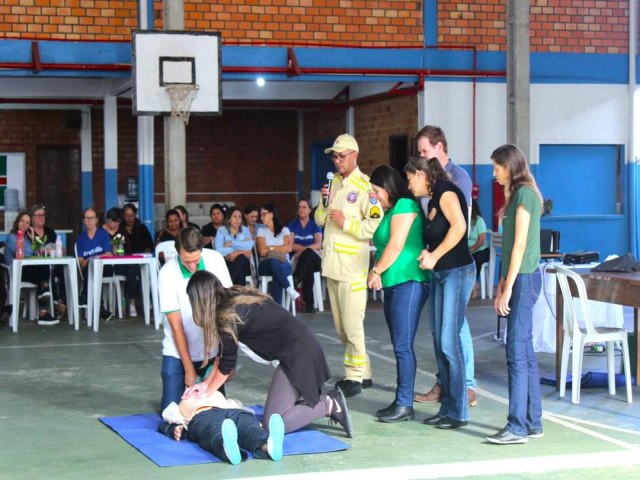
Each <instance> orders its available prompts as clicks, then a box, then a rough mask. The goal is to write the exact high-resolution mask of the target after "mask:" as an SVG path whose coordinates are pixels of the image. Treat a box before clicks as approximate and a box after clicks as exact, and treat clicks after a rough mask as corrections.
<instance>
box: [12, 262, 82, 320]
mask: <svg viewBox="0 0 640 480" xmlns="http://www.w3.org/2000/svg"><path fill="white" fill-rule="evenodd" d="M30 265H47V266H54V265H62V266H63V268H64V283H65V287H66V290H67V308H68V311H67V316H68V317H69V323H73V325H74V328H75V329H76V330H78V329H79V328H80V313H79V310H78V275H77V273H76V259H75V258H73V257H61V258H59V257H58V258H50V257H28V258H23V259H20V260H19V259H17V258H15V259H13V264H12V266H11V268H12V270H13V271H12V272H11V304H12V305H13V310H12V313H11V323H10V324H11V326H12V327H13V331H14V332H17V331H18V317H19V315H18V312H19V310H20V283H21V282H22V267H28V266H30ZM53 313H54V312H51V314H52V315H53Z"/></svg>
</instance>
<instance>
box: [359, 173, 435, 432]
mask: <svg viewBox="0 0 640 480" xmlns="http://www.w3.org/2000/svg"><path fill="white" fill-rule="evenodd" d="M371 186H372V188H373V194H372V196H371V198H370V201H371V203H376V202H380V206H381V207H382V208H383V209H384V210H385V215H384V217H383V219H382V221H381V222H380V225H379V226H378V229H377V230H376V232H375V233H374V235H373V243H374V245H375V246H376V249H377V252H376V262H375V265H374V266H373V268H372V269H371V271H370V272H369V276H368V278H367V284H368V285H369V287H370V288H375V289H377V290H380V288H384V316H385V319H386V320H387V326H388V327H389V333H390V334H391V343H392V344H393V351H394V353H395V356H396V364H397V366H396V370H397V383H398V385H397V387H396V398H395V399H394V401H393V402H392V403H391V405H389V406H388V407H387V408H383V409H381V410H378V412H376V415H377V416H378V418H379V419H380V421H382V422H386V423H392V422H400V421H403V420H407V419H409V418H413V415H414V414H413V389H414V384H415V378H416V355H415V351H414V349H413V342H414V339H415V336H416V331H417V329H418V321H419V319H420V312H421V311H422V307H423V306H424V303H425V302H426V300H427V297H428V296H429V283H427V282H429V281H430V280H431V272H429V271H426V270H422V269H420V265H419V264H418V256H419V255H420V252H421V251H422V249H423V248H424V244H423V242H422V229H423V213H422V209H421V208H420V205H418V202H416V199H415V197H414V196H413V194H412V193H411V192H410V191H409V188H408V186H407V183H406V181H405V180H404V179H403V178H402V177H401V176H400V174H399V173H398V172H397V171H396V170H394V169H393V168H391V167H389V166H386V165H383V166H381V167H378V168H376V169H375V170H374V171H373V173H372V175H371Z"/></svg>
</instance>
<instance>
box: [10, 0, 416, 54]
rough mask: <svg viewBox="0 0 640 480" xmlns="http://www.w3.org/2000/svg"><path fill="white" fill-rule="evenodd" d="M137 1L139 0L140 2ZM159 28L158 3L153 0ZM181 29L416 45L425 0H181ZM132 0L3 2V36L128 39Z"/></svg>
mask: <svg viewBox="0 0 640 480" xmlns="http://www.w3.org/2000/svg"><path fill="white" fill-rule="evenodd" d="M141 1H142V0H141ZM154 3H155V5H154V17H155V21H154V28H156V29H162V28H163V23H164V22H163V20H162V17H163V12H162V5H163V2H161V1H156V2H154ZM184 18H185V30H215V31H219V32H220V33H221V34H222V38H223V39H225V40H229V41H230V42H238V41H247V40H261V41H267V40H268V41H288V42H294V41H295V42H310V43H318V42H320V43H349V44H353V45H360V46H376V45H386V46H392V45H395V46H398V45H402V46H407V45H412V46H420V45H422V42H423V35H422V2H421V1H409V0H387V1H365V0H349V1H344V0H341V1H340V0H287V1H286V2H285V1H284V0H261V1H259V2H258V1H256V0H247V1H242V0H217V1H214V0H208V1H203V0H185V2H184ZM135 28H137V2H136V1H114V0H109V1H107V0H104V1H99V0H66V1H63V0H4V1H3V2H2V6H0V34H4V35H5V36H7V37H12V38H19V37H23V36H28V37H31V38H33V37H36V38H53V39H66V40H110V41H117V40H129V39H130V38H131V37H130V34H131V30H133V29H135Z"/></svg>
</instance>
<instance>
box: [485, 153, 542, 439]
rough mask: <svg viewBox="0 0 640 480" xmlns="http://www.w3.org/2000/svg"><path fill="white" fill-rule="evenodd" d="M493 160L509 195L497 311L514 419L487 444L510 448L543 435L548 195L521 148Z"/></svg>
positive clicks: (498, 177)
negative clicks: (536, 328) (535, 331)
mask: <svg viewBox="0 0 640 480" xmlns="http://www.w3.org/2000/svg"><path fill="white" fill-rule="evenodd" d="M491 159H492V160H493V173H494V176H495V177H496V179H497V180H498V183H500V185H502V186H503V187H504V196H505V206H504V209H503V217H502V265H501V272H502V275H501V277H500V283H499V284H498V293H497V294H496V300H495V308H496V312H497V313H498V315H501V316H504V317H507V350H506V351H507V370H508V375H509V377H508V378H509V416H508V417H507V425H506V426H505V427H504V428H503V429H502V430H500V431H499V432H497V433H496V434H495V435H491V436H490V437H487V441H489V442H490V443H495V444H499V445H508V444H514V443H526V442H527V441H528V439H529V438H530V437H531V438H541V437H542V435H543V433H542V419H541V418H542V400H541V397H540V374H539V372H538V361H537V359H536V355H535V353H534V351H533V336H532V333H531V329H532V320H533V319H532V317H533V305H534V304H535V303H536V300H537V299H538V295H539V294H540V289H541V286H542V278H541V275H540V271H539V269H538V266H539V264H540V215H541V213H542V195H541V194H540V191H539V190H538V186H537V185H536V181H535V179H534V178H533V175H531V172H530V171H529V166H528V164H527V160H526V158H525V156H524V154H523V153H522V152H521V151H520V149H519V148H518V147H516V146H515V145H502V146H501V147H498V148H497V149H496V150H494V152H493V153H492V154H491Z"/></svg>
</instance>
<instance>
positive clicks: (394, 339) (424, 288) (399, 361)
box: [384, 281, 430, 407]
mask: <svg viewBox="0 0 640 480" xmlns="http://www.w3.org/2000/svg"><path fill="white" fill-rule="evenodd" d="M429 287H430V283H423V282H415V281H409V282H405V283H401V284H399V285H394V286H392V287H386V288H385V289H384V318H385V319H386V320H387V326H388V327H389V333H390V335H391V343H392V344H393V353H394V354H395V356H396V372H397V383H398V386H397V387H396V400H395V402H396V405H400V406H402V407H411V406H413V388H414V386H415V381H416V354H415V350H414V348H413V342H414V340H415V338H416V331H417V330H418V322H419V320H420V313H421V312H422V307H423V306H424V302H425V301H426V300H427V297H428V296H429Z"/></svg>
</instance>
